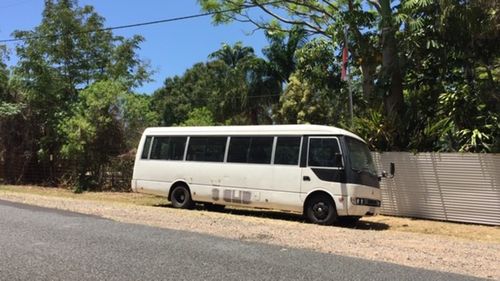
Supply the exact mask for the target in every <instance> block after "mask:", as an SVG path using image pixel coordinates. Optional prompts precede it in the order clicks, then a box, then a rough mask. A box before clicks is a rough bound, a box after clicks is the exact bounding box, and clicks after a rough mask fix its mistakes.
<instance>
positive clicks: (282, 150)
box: [274, 137, 300, 165]
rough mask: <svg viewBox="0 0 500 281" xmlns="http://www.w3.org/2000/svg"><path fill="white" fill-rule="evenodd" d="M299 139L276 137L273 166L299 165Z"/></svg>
mask: <svg viewBox="0 0 500 281" xmlns="http://www.w3.org/2000/svg"><path fill="white" fill-rule="evenodd" d="M299 151H300V137H278V141H277V143H276V152H275V154H274V164H281V165H297V164H299Z"/></svg>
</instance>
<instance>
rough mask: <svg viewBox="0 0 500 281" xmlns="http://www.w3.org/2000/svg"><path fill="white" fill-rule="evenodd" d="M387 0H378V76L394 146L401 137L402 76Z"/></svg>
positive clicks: (394, 31)
mask: <svg viewBox="0 0 500 281" xmlns="http://www.w3.org/2000/svg"><path fill="white" fill-rule="evenodd" d="M390 2H391V1H389V0H382V1H380V12H381V15H382V21H381V43H382V68H381V72H380V74H381V75H380V77H379V83H380V84H381V88H382V91H383V93H384V108H385V114H386V117H387V119H388V121H389V122H391V123H392V125H393V126H392V127H393V128H394V129H395V132H394V134H393V139H394V141H395V142H396V143H395V145H396V146H400V145H401V142H402V138H401V137H400V136H399V134H398V131H399V130H398V129H399V128H398V124H399V123H400V121H401V117H402V113H403V106H404V100H403V77H402V73H401V66H400V62H399V54H398V48H397V42H396V37H395V35H396V30H397V27H396V26H395V23H394V19H393V15H392V11H391V7H390Z"/></svg>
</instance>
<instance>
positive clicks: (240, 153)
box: [227, 137, 274, 164]
mask: <svg viewBox="0 0 500 281" xmlns="http://www.w3.org/2000/svg"><path fill="white" fill-rule="evenodd" d="M273 141H274V138H273V137H231V141H230V143H229V151H228V155H227V162H232V163H254V164H270V163H271V154H272V150H273Z"/></svg>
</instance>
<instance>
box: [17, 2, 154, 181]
mask: <svg viewBox="0 0 500 281" xmlns="http://www.w3.org/2000/svg"><path fill="white" fill-rule="evenodd" d="M103 28H104V18H103V17H101V16H100V15H98V14H97V13H96V12H95V11H94V9H93V7H91V6H84V7H80V6H78V2H77V1H76V0H59V1H53V0H46V1H45V8H44V11H43V14H42V21H41V23H40V24H39V25H38V26H37V27H35V28H34V29H33V30H32V31H16V32H14V36H15V37H16V38H20V39H23V43H21V44H20V45H18V46H17V48H16V53H17V56H18V57H19V61H18V63H17V65H16V66H15V67H14V72H13V77H14V78H15V79H14V80H15V84H16V91H18V92H19V93H20V94H19V96H20V95H22V101H23V103H24V106H23V107H22V112H21V116H22V119H19V118H18V119H16V121H15V122H17V123H16V124H17V125H16V124H15V123H10V126H12V127H15V126H18V128H17V129H18V131H19V134H21V135H22V137H21V139H22V142H21V145H20V147H21V148H20V149H21V150H15V151H16V153H17V155H15V156H16V157H17V158H19V159H23V163H22V165H21V166H22V167H27V168H26V169H24V168H23V170H22V171H21V173H25V174H26V175H28V173H27V172H26V171H36V173H33V174H32V175H39V176H38V177H33V176H32V175H31V176H25V178H26V180H28V181H34V182H49V183H52V182H53V178H57V177H58V176H57V175H55V174H54V172H53V171H54V170H56V168H57V167H59V166H62V161H63V160H62V159H61V157H60V151H61V147H62V146H63V145H65V142H66V141H67V140H68V139H70V138H71V136H68V135H65V134H66V133H68V132H67V131H64V130H60V129H59V128H60V127H61V126H64V125H65V124H63V123H64V122H65V121H66V120H71V117H72V115H73V114H74V111H73V108H74V106H75V104H77V103H78V102H79V99H80V96H79V93H80V91H81V90H82V89H85V88H86V87H88V86H89V85H92V84H93V83H95V82H96V81H101V80H119V81H121V83H122V84H123V85H124V86H125V87H126V88H127V89H131V88H133V87H134V86H137V85H140V84H141V83H142V82H144V81H146V80H147V79H148V76H149V72H148V71H147V64H146V63H144V62H143V61H142V60H140V59H139V58H138V57H137V55H136V50H137V48H138V47H139V45H138V44H139V43H140V42H141V41H142V40H143V39H142V37H140V36H134V37H132V38H131V39H127V38H123V37H117V36H114V35H113V34H112V32H111V31H110V30H104V29H103ZM12 122H14V121H13V120H12ZM9 143H14V142H9ZM9 149H11V148H9ZM19 177H21V175H20V176H19ZM19 177H18V178H19ZM51 178H52V179H51Z"/></svg>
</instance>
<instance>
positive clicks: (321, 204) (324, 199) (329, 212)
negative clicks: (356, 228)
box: [306, 194, 337, 225]
mask: <svg viewBox="0 0 500 281" xmlns="http://www.w3.org/2000/svg"><path fill="white" fill-rule="evenodd" d="M306 217H307V219H308V220H309V221H310V222H312V223H315V224H322V225H332V224H334V223H335V222H336V221H337V209H336V208H335V203H334V202H333V200H332V199H331V198H330V197H329V196H327V195H325V194H318V195H316V196H314V197H312V198H311V199H310V200H308V202H307V205H306Z"/></svg>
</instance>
